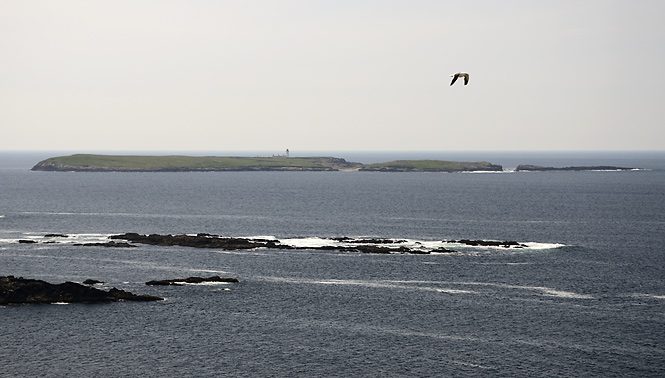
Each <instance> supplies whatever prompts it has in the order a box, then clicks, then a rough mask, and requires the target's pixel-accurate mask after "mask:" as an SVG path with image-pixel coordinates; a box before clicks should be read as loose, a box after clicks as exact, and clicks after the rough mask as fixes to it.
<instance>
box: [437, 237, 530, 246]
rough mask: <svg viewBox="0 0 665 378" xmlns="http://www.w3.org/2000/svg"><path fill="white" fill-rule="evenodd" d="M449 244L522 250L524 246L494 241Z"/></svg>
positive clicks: (457, 241)
mask: <svg viewBox="0 0 665 378" xmlns="http://www.w3.org/2000/svg"><path fill="white" fill-rule="evenodd" d="M449 243H458V244H465V245H470V246H482V247H504V248H524V247H526V245H525V244H520V243H518V242H516V241H496V240H469V239H462V240H451V241H449Z"/></svg>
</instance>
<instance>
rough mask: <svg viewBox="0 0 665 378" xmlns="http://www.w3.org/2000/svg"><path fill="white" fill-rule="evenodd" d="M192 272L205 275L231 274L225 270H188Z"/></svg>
mask: <svg viewBox="0 0 665 378" xmlns="http://www.w3.org/2000/svg"><path fill="white" fill-rule="evenodd" d="M188 270H189V271H190V272H203V273H217V274H229V272H228V271H225V270H211V269H188Z"/></svg>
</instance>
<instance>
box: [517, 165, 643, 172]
mask: <svg viewBox="0 0 665 378" xmlns="http://www.w3.org/2000/svg"><path fill="white" fill-rule="evenodd" d="M637 169H639V168H626V167H614V166H611V165H594V166H579V167H543V166H540V165H531V164H520V165H518V166H517V168H515V171H516V172H520V171H522V172H524V171H529V172H550V171H633V170H637Z"/></svg>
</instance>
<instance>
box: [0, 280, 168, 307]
mask: <svg viewBox="0 0 665 378" xmlns="http://www.w3.org/2000/svg"><path fill="white" fill-rule="evenodd" d="M96 282H99V281H96ZM163 299H164V298H159V297H154V296H151V295H136V294H132V293H130V292H128V291H124V290H119V289H116V288H112V289H111V290H109V291H104V290H99V289H95V288H93V287H90V286H85V285H81V284H78V283H75V282H65V283H61V284H52V283H48V282H46V281H42V280H34V279H28V278H22V277H19V278H16V277H14V276H4V277H0V305H7V304H33V303H104V302H118V301H136V302H148V301H161V300H163Z"/></svg>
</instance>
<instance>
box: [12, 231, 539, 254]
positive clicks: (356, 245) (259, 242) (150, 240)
mask: <svg viewBox="0 0 665 378" xmlns="http://www.w3.org/2000/svg"><path fill="white" fill-rule="evenodd" d="M108 239H111V240H110V241H107V242H92V243H73V244H72V245H74V246H85V247H113V248H135V247H137V246H136V244H147V245H154V246H161V247H171V246H181V247H192V248H217V249H222V250H251V249H257V248H266V249H281V250H289V249H290V250H320V251H339V252H359V253H382V254H388V253H400V254H431V253H455V252H458V251H456V250H453V249H449V248H445V247H442V246H437V247H431V246H430V247H427V246H424V245H423V243H421V242H416V243H415V244H414V243H411V244H409V245H407V243H408V242H407V240H404V239H385V238H351V237H331V238H318V239H319V240H321V241H323V242H324V243H322V244H323V245H307V246H303V245H293V244H288V242H282V241H280V240H278V239H264V238H240V237H227V236H220V235H213V234H208V233H199V234H196V235H191V234H180V235H170V234H166V235H161V234H149V235H146V234H138V233H135V232H129V233H125V234H119V235H111V236H109V237H108ZM117 240H119V241H117ZM18 242H19V243H39V241H37V240H34V239H30V240H19V241H18ZM326 242H327V243H326ZM42 243H56V242H54V241H53V240H51V239H48V240H45V241H42ZM441 243H445V244H457V245H463V246H471V247H494V248H513V249H515V248H526V247H528V246H527V245H526V244H523V243H519V242H517V241H509V240H507V241H499V240H480V239H475V240H472V239H459V240H442V241H441Z"/></svg>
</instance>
